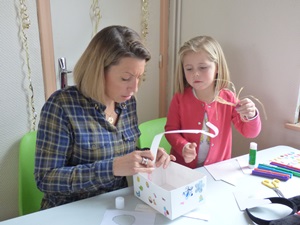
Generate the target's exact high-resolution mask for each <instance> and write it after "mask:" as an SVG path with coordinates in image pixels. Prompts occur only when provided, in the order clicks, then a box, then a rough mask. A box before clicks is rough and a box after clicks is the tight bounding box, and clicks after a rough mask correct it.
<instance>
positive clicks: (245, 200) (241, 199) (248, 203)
mask: <svg viewBox="0 0 300 225" xmlns="http://www.w3.org/2000/svg"><path fill="white" fill-rule="evenodd" d="M233 194H234V197H235V200H236V202H237V204H238V206H239V208H240V210H245V209H246V208H253V207H257V206H262V205H266V204H270V203H271V201H270V200H269V199H262V198H251V197H249V196H248V194H246V193H243V192H238V191H236V192H234V193H233Z"/></svg>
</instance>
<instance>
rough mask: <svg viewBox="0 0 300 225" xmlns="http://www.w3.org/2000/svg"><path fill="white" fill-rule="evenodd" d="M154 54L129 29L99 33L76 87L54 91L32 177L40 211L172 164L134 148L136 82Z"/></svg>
mask: <svg viewBox="0 0 300 225" xmlns="http://www.w3.org/2000/svg"><path fill="white" fill-rule="evenodd" d="M150 58H151V56H150V53H149V51H148V50H147V49H146V47H145V46H144V45H143V44H142V42H141V38H140V36H139V35H138V34H137V33H136V32H135V31H134V30H132V29H130V28H127V27H124V26H110V27H106V28H104V29H103V30H101V31H100V32H99V33H98V34H97V35H96V36H95V37H94V38H93V39H92V40H91V42H90V44H89V45H88V47H87V48H86V50H85V51H84V53H83V55H82V56H81V57H80V59H79V61H78V62H77V64H76V65H75V68H74V72H73V74H74V80H75V84H76V85H75V86H71V87H68V88H65V89H62V90H58V91H56V92H55V93H54V94H53V95H52V96H51V97H50V98H49V99H48V100H47V102H46V103H45V105H44V106H43V108H42V111H41V116H40V121H39V126H38V133H37V145H36V159H35V178H36V182H37V186H38V188H39V189H40V190H41V191H42V192H44V193H45V194H44V198H43V200H42V209H46V208H50V207H54V206H58V205H62V204H65V203H68V202H72V201H76V200H79V199H84V198H87V197H91V196H95V195H98V194H101V193H104V192H109V191H113V190H117V189H120V188H124V187H127V180H126V176H130V175H133V174H136V173H139V172H142V173H151V172H152V171H153V170H154V167H155V166H161V165H162V166H164V167H167V165H168V164H169V162H170V160H174V159H175V158H174V157H173V156H169V155H168V154H167V153H166V152H165V151H164V150H163V149H158V156H157V158H156V162H155V164H156V165H154V162H152V160H154V158H153V155H152V154H151V152H150V151H149V150H145V151H142V150H137V149H136V141H137V139H138V137H139V135H140V131H139V129H138V120H137V113H136V99H135V97H134V94H135V93H136V92H137V91H138V85H139V81H140V80H141V77H142V75H143V73H144V69H145V65H146V62H148V61H149V60H150Z"/></svg>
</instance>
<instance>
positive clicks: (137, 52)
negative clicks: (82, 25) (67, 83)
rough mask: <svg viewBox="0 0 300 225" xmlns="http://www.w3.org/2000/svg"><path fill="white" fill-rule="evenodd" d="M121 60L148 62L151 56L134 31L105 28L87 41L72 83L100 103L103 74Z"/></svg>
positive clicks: (101, 100)
mask: <svg viewBox="0 0 300 225" xmlns="http://www.w3.org/2000/svg"><path fill="white" fill-rule="evenodd" d="M124 57H133V58H138V59H144V60H145V61H146V62H147V61H149V60H150V58H151V54H150V52H149V50H148V49H147V48H146V47H145V46H144V44H143V43H142V40H141V37H140V36H139V34H138V33H137V32H135V31H134V30H132V29H130V28H128V27H125V26H117V25H116V26H109V27H106V28H104V29H102V30H101V31H99V32H98V33H97V34H96V35H95V36H94V37H93V39H92V40H91V42H90V43H89V45H88V46H87V48H86V50H85V51H84V52H83V54H82V56H81V57H80V58H79V60H78V62H77V63H76V65H75V67H74V71H73V74H74V82H75V84H76V86H77V88H78V89H79V91H80V92H81V93H82V94H84V95H85V96H86V97H90V98H92V99H95V100H97V101H99V102H100V103H103V104H104V99H103V98H104V94H105V88H106V87H105V76H104V74H105V72H106V71H107V70H108V69H109V68H110V66H113V65H117V64H118V63H119V62H120V60H121V59H122V58H124Z"/></svg>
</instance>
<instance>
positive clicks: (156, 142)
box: [150, 122, 219, 159]
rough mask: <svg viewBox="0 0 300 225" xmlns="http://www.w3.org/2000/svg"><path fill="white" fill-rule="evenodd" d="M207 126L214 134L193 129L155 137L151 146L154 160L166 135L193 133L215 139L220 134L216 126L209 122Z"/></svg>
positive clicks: (174, 131) (168, 132) (169, 132)
mask: <svg viewBox="0 0 300 225" xmlns="http://www.w3.org/2000/svg"><path fill="white" fill-rule="evenodd" d="M206 126H207V127H209V128H210V129H212V130H213V131H214V134H212V133H209V132H206V131H205V130H193V129H191V130H172V131H166V132H163V133H160V134H157V135H155V137H154V139H153V141H152V144H151V148H150V151H151V152H152V154H153V156H154V159H156V154H157V149H158V147H159V143H160V141H161V138H162V136H163V135H165V134H174V133H191V134H199V133H202V134H205V135H207V136H209V137H211V138H214V137H216V136H217V135H218V134H219V129H218V128H217V127H216V126H215V125H213V124H212V123H210V122H207V123H206Z"/></svg>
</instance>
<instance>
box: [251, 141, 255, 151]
mask: <svg viewBox="0 0 300 225" xmlns="http://www.w3.org/2000/svg"><path fill="white" fill-rule="evenodd" d="M250 149H254V150H257V143H255V142H251V143H250Z"/></svg>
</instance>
